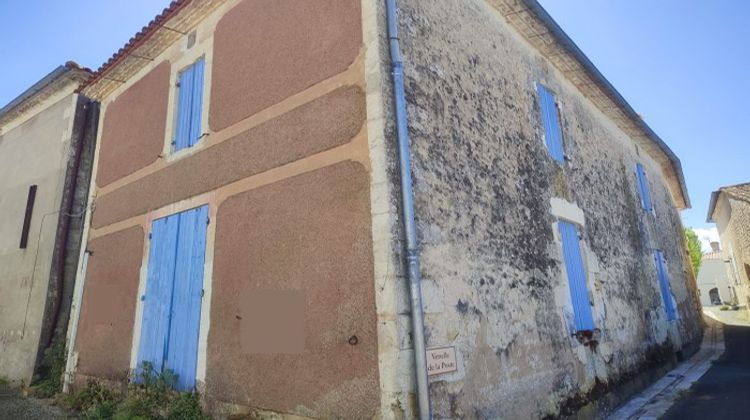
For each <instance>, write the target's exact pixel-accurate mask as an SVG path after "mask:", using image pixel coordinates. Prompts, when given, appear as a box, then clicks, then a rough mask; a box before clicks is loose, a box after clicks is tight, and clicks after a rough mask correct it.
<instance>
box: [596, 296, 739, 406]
mask: <svg viewBox="0 0 750 420" xmlns="http://www.w3.org/2000/svg"><path fill="white" fill-rule="evenodd" d="M703 318H704V320H705V322H706V329H705V331H704V334H703V342H702V344H701V348H700V350H699V351H698V352H697V353H695V354H694V355H693V356H692V357H691V358H690V359H688V360H686V361H684V362H682V363H680V364H679V365H677V367H675V368H674V369H672V370H671V371H670V372H669V373H667V374H666V375H664V376H663V377H662V378H661V379H659V380H658V381H656V382H655V383H654V384H653V385H651V386H650V387H648V388H646V389H645V390H644V391H642V392H641V393H640V394H638V395H636V396H635V397H633V398H631V399H630V400H629V401H628V402H626V403H625V404H623V405H622V406H620V408H618V409H617V410H616V411H615V412H614V413H612V414H611V415H610V416H609V417H607V418H608V419H611V420H632V419H643V420H646V419H658V418H660V417H661V416H662V415H664V413H666V412H667V410H669V408H670V407H671V406H672V404H674V402H675V401H676V400H677V399H679V398H680V397H682V396H683V395H684V393H685V392H686V391H687V390H688V389H690V387H691V386H692V385H693V383H694V382H696V381H697V380H698V379H700V378H701V377H702V376H703V375H704V374H705V373H706V372H707V371H708V369H710V368H711V365H712V364H713V362H714V361H715V360H717V359H718V358H719V357H720V356H721V355H722V354H723V353H724V327H723V324H722V322H721V321H719V318H718V317H716V315H715V314H713V313H712V312H710V311H705V312H704V317H703Z"/></svg>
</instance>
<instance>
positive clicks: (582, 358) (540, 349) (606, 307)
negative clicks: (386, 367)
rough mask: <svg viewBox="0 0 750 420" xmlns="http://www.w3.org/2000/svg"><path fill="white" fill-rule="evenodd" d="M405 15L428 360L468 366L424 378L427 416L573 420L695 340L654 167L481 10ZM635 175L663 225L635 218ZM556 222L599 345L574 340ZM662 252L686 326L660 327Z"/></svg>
mask: <svg viewBox="0 0 750 420" xmlns="http://www.w3.org/2000/svg"><path fill="white" fill-rule="evenodd" d="M399 5H400V8H401V10H400V26H401V28H400V30H401V43H402V48H403V53H404V61H405V72H406V77H407V99H408V102H409V106H408V112H409V123H410V134H411V141H412V153H413V174H414V183H415V194H416V197H415V200H416V210H417V223H418V228H419V233H420V240H421V246H422V273H423V276H424V284H423V294H424V299H425V305H424V306H425V308H424V310H425V313H426V325H425V330H426V335H427V344H428V348H429V347H443V346H454V347H455V348H456V350H457V353H458V355H459V369H458V372H455V373H451V374H448V375H443V376H437V377H434V378H431V387H430V394H431V397H432V409H433V415H434V416H435V417H438V418H444V417H479V418H497V417H504V418H534V417H544V416H547V415H553V416H554V415H560V414H571V413H573V412H575V411H577V410H578V409H579V408H581V407H582V406H584V405H585V404H587V403H588V401H589V400H590V399H592V398H596V397H597V396H600V395H602V394H604V393H606V392H607V391H609V390H612V389H615V388H617V386H618V385H619V384H621V383H623V382H625V381H628V380H629V379H631V378H633V377H634V376H635V375H637V374H638V373H640V372H642V371H645V370H648V369H649V368H651V367H653V366H655V365H659V364H664V363H666V362H668V361H669V360H672V359H673V357H674V356H673V353H674V352H677V351H680V350H681V349H682V348H683V347H685V346H687V347H688V348H689V347H690V346H691V345H694V344H695V343H696V342H698V341H699V340H700V336H701V326H700V323H699V317H698V304H697V301H696V294H695V286H694V279H693V278H692V272H691V271H690V269H689V266H688V265H687V262H686V255H687V254H686V250H685V245H684V242H683V239H682V238H683V237H682V225H681V221H680V218H679V213H678V210H677V208H676V205H675V198H674V197H673V196H672V193H671V191H670V190H669V187H668V186H667V184H666V182H665V181H664V175H663V168H662V166H660V165H659V164H657V163H656V162H655V161H654V159H652V157H651V156H649V155H647V154H646V153H645V152H644V151H643V150H642V149H640V148H639V147H637V146H636V145H635V143H634V141H633V140H632V139H631V138H630V137H629V136H628V135H626V134H625V133H624V132H623V131H622V130H621V129H620V128H619V127H618V126H616V125H615V124H614V123H613V122H612V121H611V120H609V119H608V118H607V116H605V115H604V114H603V113H602V111H601V110H600V109H599V108H597V107H596V106H595V105H594V104H593V103H592V102H591V101H589V100H588V99H586V98H585V97H584V96H583V95H582V94H581V92H580V91H579V90H578V89H576V88H575V87H574V86H573V84H572V83H571V82H570V81H569V80H567V79H566V78H565V77H564V76H563V75H562V74H561V73H560V72H559V71H558V70H557V69H556V68H554V67H553V66H552V65H551V64H550V63H549V62H548V61H547V59H546V58H545V57H543V56H542V54H540V53H539V52H538V51H537V50H535V49H534V48H533V47H531V46H530V45H529V44H528V43H527V42H526V41H525V40H524V39H522V38H521V37H520V36H519V34H518V33H516V32H515V31H514V29H513V28H512V27H511V26H510V25H509V24H508V23H507V22H506V21H504V20H503V18H502V17H501V16H500V15H499V14H498V13H497V11H496V10H494V9H493V8H492V7H491V6H490V5H489V4H487V3H486V2H484V1H480V0H472V1H464V2H439V4H438V2H434V1H416V0H400V1H399ZM536 83H543V84H545V85H546V86H548V87H549V88H550V89H552V90H553V91H555V92H556V94H557V98H558V103H559V106H560V114H561V118H562V126H563V137H564V141H565V149H566V154H567V155H568V157H569V161H568V162H566V163H565V164H563V165H559V164H558V163H556V162H555V161H554V160H553V159H551V158H550V157H549V154H548V152H547V150H546V148H545V144H544V141H543V139H542V135H543V133H542V124H541V117H540V110H539V107H538V105H537V97H536V87H535V86H536ZM384 94H385V92H384ZM389 134H391V133H389ZM394 141H395V140H394ZM391 159H392V161H393V160H395V159H396V155H395V153H394V154H391ZM636 162H640V163H641V164H642V165H644V167H645V168H646V171H647V173H648V175H649V187H650V189H651V194H652V198H653V201H654V203H655V206H654V207H655V212H654V213H649V212H645V211H644V210H643V209H642V208H641V202H640V198H639V196H638V190H637V186H636V178H635V174H634V168H635V165H636ZM393 190H395V191H397V190H398V189H397V188H396V187H395V186H394V188H393ZM394 201H396V202H397V200H394ZM571 214H572V216H571ZM558 218H565V219H570V218H574V219H576V218H577V219H580V221H579V224H580V225H582V228H581V232H582V236H583V238H582V241H581V244H582V246H583V248H584V250H583V253H584V255H585V257H584V260H585V261H586V266H587V271H588V282H589V290H590V291H591V294H592V297H593V302H594V303H593V311H594V317H595V324H596V326H597V328H598V329H600V330H601V331H600V333H599V334H600V336H599V337H598V345H597V346H584V345H583V344H582V343H581V342H580V341H579V340H578V339H577V338H575V337H572V335H571V332H572V330H571V327H570V325H569V324H570V322H571V321H570V320H571V307H570V298H569V294H568V293H569V292H568V288H567V284H566V279H565V277H564V274H563V272H564V265H563V261H562V255H561V246H560V242H559V238H558V236H559V235H558V234H557V228H556V221H557V219H558ZM398 236H399V225H395V226H394V238H398ZM393 244H394V246H395V247H396V250H397V251H399V249H398V247H400V242H398V241H397V240H394V242H393ZM656 249H660V250H662V251H663V252H664V254H665V257H666V260H667V261H668V270H669V278H670V280H671V283H670V285H671V289H672V293H673V294H674V299H675V300H676V302H677V307H678V312H679V319H678V320H677V321H672V322H668V321H667V320H666V316H665V312H664V309H663V304H662V298H661V294H660V291H659V286H658V280H657V275H656V269H655V264H654V256H653V255H654V250H656ZM399 274H402V272H397V273H396V275H399ZM407 311H408V310H406V309H405V312H402V313H408V312H407ZM404 317H405V318H406V319H408V315H406V316H404ZM400 325H402V326H404V325H408V324H406V322H401V324H400ZM401 334H402V338H403V337H404V336H403V330H402V331H401ZM405 341H406V342H407V344H406V345H402V350H403V348H409V346H410V345H409V344H408V336H406V339H405ZM381 347H382V345H381ZM382 365H383V364H382V362H381V377H387V376H388V375H387V374H385V373H383V372H382ZM411 386H413V385H411ZM411 386H410V384H407V385H406V386H405V387H404V392H405V395H408V393H409V392H411V390H412V389H413V388H412V387H411ZM410 403H411V400H410V399H409V398H403V400H400V402H399V403H398V404H396V405H398V406H400V407H406V410H407V411H408V410H409V404H410Z"/></svg>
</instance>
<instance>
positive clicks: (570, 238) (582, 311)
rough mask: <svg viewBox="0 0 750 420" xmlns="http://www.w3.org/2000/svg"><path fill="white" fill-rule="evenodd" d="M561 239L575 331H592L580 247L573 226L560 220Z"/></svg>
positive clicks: (589, 305) (592, 321) (576, 232)
mask: <svg viewBox="0 0 750 420" xmlns="http://www.w3.org/2000/svg"><path fill="white" fill-rule="evenodd" d="M558 229H559V230H560V237H561V238H562V249H563V257H564V259H565V268H566V271H567V273H568V286H569V287H570V299H571V301H572V303H573V314H574V316H575V325H576V330H577V331H581V330H593V329H594V317H593V315H592V313H591V302H590V301H589V291H588V286H587V283H588V282H587V281H586V270H585V269H584V266H583V258H582V257H581V245H580V242H579V239H578V231H577V230H576V227H575V225H573V224H572V223H569V222H565V221H562V220H560V221H559V222H558Z"/></svg>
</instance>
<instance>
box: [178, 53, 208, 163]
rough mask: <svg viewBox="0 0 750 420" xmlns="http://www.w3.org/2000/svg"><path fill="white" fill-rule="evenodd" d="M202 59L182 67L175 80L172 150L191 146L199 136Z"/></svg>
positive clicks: (201, 107) (201, 111)
mask: <svg viewBox="0 0 750 420" xmlns="http://www.w3.org/2000/svg"><path fill="white" fill-rule="evenodd" d="M203 73H204V59H203V57H201V58H199V59H198V60H197V61H196V62H195V63H193V64H191V65H190V66H188V67H187V68H185V69H183V70H182V71H181V72H180V74H179V75H178V81H177V95H176V96H177V119H176V126H175V131H174V139H173V140H172V146H173V148H174V151H175V152H177V151H180V150H182V149H186V148H189V147H193V146H194V145H195V144H196V143H198V140H200V138H201V135H202V133H201V115H202V113H203Z"/></svg>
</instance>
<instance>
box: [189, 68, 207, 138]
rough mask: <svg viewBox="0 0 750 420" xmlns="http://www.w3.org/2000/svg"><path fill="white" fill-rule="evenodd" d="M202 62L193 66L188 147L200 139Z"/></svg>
mask: <svg viewBox="0 0 750 420" xmlns="http://www.w3.org/2000/svg"><path fill="white" fill-rule="evenodd" d="M204 68H205V65H204V60H203V58H202V57H201V58H200V59H198V61H196V62H195V64H193V84H192V89H191V100H190V106H191V108H190V136H189V137H188V143H189V144H188V145H189V146H193V145H195V143H198V140H199V139H200V137H201V134H202V133H201V114H202V112H203V74H204Z"/></svg>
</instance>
